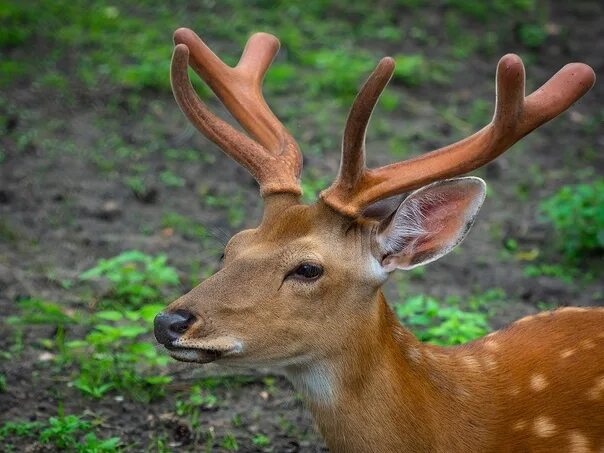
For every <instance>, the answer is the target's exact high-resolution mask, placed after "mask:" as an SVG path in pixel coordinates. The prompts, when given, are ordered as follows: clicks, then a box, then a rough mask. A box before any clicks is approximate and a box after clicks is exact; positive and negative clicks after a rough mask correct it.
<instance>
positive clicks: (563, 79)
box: [155, 29, 594, 367]
mask: <svg viewBox="0 0 604 453" xmlns="http://www.w3.org/2000/svg"><path fill="white" fill-rule="evenodd" d="M175 43H176V47H175V49H174V55H173V59H172V67H171V81H172V88H173V91H174V95H175V97H176V100H177V102H178V104H179V105H180V107H181V109H182V110H183V112H184V113H185V114H186V116H187V117H188V118H189V120H190V121H191V122H192V123H193V124H194V125H195V126H196V127H197V128H198V129H199V130H200V131H201V132H202V133H203V134H204V135H206V136H207V137H208V138H209V139H210V140H212V141H213V142H214V143H216V144H217V145H218V146H219V147H221V148H222V149H223V151H224V152H225V153H226V154H228V155H229V156H231V157H232V158H233V159H235V160H236V161H237V162H239V163H240V164H241V165H242V166H244V167H245V168H247V169H248V170H249V172H250V173H251V174H252V175H253V176H254V178H255V179H256V180H257V182H258V184H259V186H260V193H261V195H262V197H263V199H264V204H265V209H264V215H263V218H262V221H261V223H260V225H259V226H258V227H257V228H255V229H250V230H245V231H242V232H240V233H238V234H236V235H235V236H234V237H233V238H232V239H231V240H230V241H229V243H228V244H227V246H226V249H225V251H224V265H223V267H222V269H220V270H219V271H218V272H216V273H215V274H214V275H213V276H211V277H210V278H208V279H207V280H206V281H204V282H203V283H201V284H200V285H199V286H197V287H196V288H194V289H193V290H191V291H190V292H189V293H188V294H186V295H184V296H182V297H180V298H179V299H178V300H176V301H174V302H173V303H172V304H170V305H169V306H168V307H167V308H166V310H165V311H164V312H163V313H160V314H159V315H158V316H157V318H156V320H155V335H156V337H157V340H158V341H159V342H160V343H162V344H163V345H165V346H166V348H167V349H168V350H169V351H170V354H171V355H172V356H173V357H174V358H176V359H179V360H183V361H191V362H199V363H206V362H210V361H214V360H218V361H220V362H223V363H228V364H232V365H236V364H245V365H250V364H253V365H271V366H285V367H297V366H304V365H305V364H309V363H312V362H314V361H320V360H329V358H330V357H335V356H337V355H338V354H339V353H340V351H342V350H345V349H346V348H348V347H351V345H352V344H358V343H359V338H362V337H363V335H374V334H375V332H378V331H379V325H380V323H382V322H383V318H384V305H383V298H381V293H380V287H381V285H382V284H383V283H384V282H385V280H386V279H387V277H388V275H389V273H390V272H392V271H393V270H395V269H410V268H413V267H415V266H419V265H422V264H425V263H428V262H430V261H433V260H435V259H437V258H439V257H441V256H443V255H444V254H446V253H448V252H449V251H450V250H452V249H453V248H454V247H455V246H456V245H458V244H459V243H460V242H461V241H462V240H463V238H464V237H465V235H466V234H467V232H468V230H469V228H470V226H471V225H472V223H473V222H474V220H475V218H476V215H477V213H478V210H479V208H480V206H481V204H482V202H483V200H484V197H485V183H484V182H483V181H482V180H481V179H479V178H476V177H461V178H456V179H450V178H453V177H455V176H459V175H463V174H466V173H468V172H470V171H472V170H474V169H476V168H479V167H481V166H483V165H485V164H486V163H488V162H489V161H491V160H493V159H495V158H496V157H497V156H498V155H500V154H501V153H503V152H504V151H505V150H506V149H508V148H509V147H510V146H512V145H513V144H514V143H515V142H517V141H518V140H519V139H521V138H522V137H524V136H525V135H526V134H528V133H529V132H531V131H532V130H533V129H535V128H537V127H538V126H540V125H541V124H543V123H545V122H547V121H549V120H550V119H552V118H554V117H555V116H557V115H558V114H560V113H561V112H562V111H564V110H565V109H567V108H568V107H569V106H570V105H571V104H572V103H573V102H575V101H576V100H577V99H578V98H580V97H581V96H582V95H583V94H585V93H586V92H587V91H588V90H589V89H590V88H591V86H592V84H593V82H594V74H593V71H592V70H591V68H589V67H588V66H586V65H583V64H580V63H573V64H569V65H567V66H565V67H564V68H562V69H561V70H560V71H559V72H558V73H557V74H555V75H554V76H553V77H552V78H551V79H550V80H549V81H548V82H547V83H546V84H545V85H543V86H542V87H541V88H539V89H538V90H536V91H535V92H534V93H532V94H531V95H529V96H527V97H525V95H524V80H525V75H524V68H523V65H522V61H521V60H520V58H519V57H518V56H516V55H512V54H509V55H506V56H504V57H503V58H502V59H501V60H500V61H499V65H498V67H497V93H496V96H497V97H496V101H497V102H496V107H495V114H494V117H493V119H492V121H491V122H490V123H489V124H488V125H487V126H486V127H484V128H483V129H482V130H480V131H478V132H476V133H475V134H474V135H472V136H470V137H468V138H466V139H464V140H461V141H460V142H458V143H455V144H452V145H449V146H446V147H444V148H441V149H438V150H435V151H432V152H429V153H426V154H424V155H422V156H420V157H417V158H414V159H411V160H407V161H404V162H398V163H394V164H391V165H388V166H385V167H382V168H376V169H368V168H367V167H366V166H365V133H366V129H367V125H368V123H369V119H370V116H371V113H372V111H373V108H374V107H375V105H376V103H377V101H378V98H379V96H380V94H381V92H382V91H383V90H384V88H385V86H386V85H387V83H388V81H389V80H390V78H391V76H392V74H393V70H394V60H393V59H391V58H383V59H382V60H381V61H380V62H379V64H378V65H377V67H376V69H375V70H374V71H373V73H372V74H371V75H370V76H369V78H368V80H367V81H366V83H365V84H364V86H363V87H362V88H361V90H360V92H359V94H358V96H357V98H356V100H355V101H354V104H353V106H352V109H351V111H350V114H349V116H348V120H347V123H346V127H345V132H344V138H343V144H342V160H341V166H340V170H339V174H338V176H337V179H336V180H335V182H334V183H333V184H332V185H331V187H329V188H328V189H327V190H325V191H323V192H322V193H321V195H320V199H319V200H318V201H317V202H316V203H314V204H312V205H303V204H301V203H300V198H299V197H300V194H301V189H300V185H299V176H300V172H301V168H302V164H301V162H302V156H301V154H300V151H299V147H298V146H297V144H296V142H295V141H294V139H293V138H292V136H291V135H290V134H289V133H288V131H287V130H286V129H285V127H284V126H283V125H282V124H281V122H279V120H278V119H277V118H276V117H275V116H274V115H273V113H272V112H271V111H270V109H269V107H268V106H267V104H266V102H265V100H264V98H263V96H262V90H261V84H262V79H263V77H264V74H265V73H266V71H267V70H268V67H269V65H270V63H271V61H272V59H273V57H274V56H275V54H276V53H277V51H278V48H279V42H278V40H277V39H276V38H275V37H273V36H271V35H268V34H265V33H258V34H255V35H253V36H252V37H251V38H250V40H249V42H248V43H247V46H246V48H245V50H244V52H243V55H242V57H241V60H240V61H239V63H238V65H237V66H236V67H234V68H231V67H229V66H227V65H225V64H224V63H223V62H222V61H221V60H220V59H219V58H218V57H217V56H216V55H215V54H214V53H212V51H211V50H210V49H209V48H208V47H207V46H206V45H205V44H204V43H203V42H202V41H201V39H200V38H199V37H198V36H197V35H195V34H194V33H193V32H192V31H190V30H187V29H179V30H177V31H176V33H175ZM189 64H190V65H191V67H192V68H193V69H194V70H195V72H197V73H198V74H199V76H201V78H202V79H203V80H204V81H205V82H206V83H207V84H208V85H209V86H210V87H211V88H212V90H213V91H214V92H215V93H216V95H217V96H218V97H219V98H220V100H221V101H222V102H223V104H224V105H225V106H226V107H227V109H228V110H229V111H230V112H231V113H232V115H233V116H234V117H235V119H236V120H237V121H238V122H239V123H240V124H241V125H242V126H243V128H244V129H245V130H246V131H247V132H248V133H249V136H247V135H245V134H244V133H242V132H240V131H238V130H236V129H234V128H233V127H231V126H230V125H229V124H227V123H226V122H224V121H223V120H221V119H219V118H218V117H216V116H215V115H214V114H212V113H211V112H210V111H209V110H208V108H207V107H206V105H205V104H204V103H203V102H202V101H201V100H200V99H199V97H198V96H197V95H196V93H195V92H194V90H193V88H192V86H191V83H190V80H189V77H188V71H187V69H188V65H189ZM405 195H406V196H405Z"/></svg>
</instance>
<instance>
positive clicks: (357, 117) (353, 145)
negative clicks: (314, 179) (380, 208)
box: [337, 57, 394, 188]
mask: <svg viewBox="0 0 604 453" xmlns="http://www.w3.org/2000/svg"><path fill="white" fill-rule="evenodd" d="M393 72H394V60H393V59H392V58H390V57H385V58H382V59H381V60H380V62H379V63H378V65H377V66H376V68H375V69H374V70H373V72H372V73H371V75H370V76H369V78H368V79H367V81H366V82H365V84H364V85H363V86H362V87H361V89H360V91H359V94H358V95H357V97H356V98H355V100H354V103H353V104H352V107H351V109H350V113H349V114H348V119H347V120H346V128H345V129H344V137H343V140H342V160H341V162H340V172H339V174H338V178H337V181H338V185H340V186H342V187H348V188H352V187H354V185H356V184H357V182H358V180H359V178H360V177H361V176H362V174H363V172H364V171H365V136H366V133H367V126H368V125H369V120H370V118H371V114H372V112H373V109H374V108H375V105H376V104H377V101H378V99H379V98H380V95H381V94H382V92H383V91H384V88H385V87H386V85H388V82H389V81H390V78H391V77H392V74H393Z"/></svg>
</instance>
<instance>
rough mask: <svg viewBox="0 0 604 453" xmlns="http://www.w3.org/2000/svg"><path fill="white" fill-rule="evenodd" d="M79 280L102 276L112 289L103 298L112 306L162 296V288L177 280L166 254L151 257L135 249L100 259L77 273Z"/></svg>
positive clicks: (142, 302)
mask: <svg viewBox="0 0 604 453" xmlns="http://www.w3.org/2000/svg"><path fill="white" fill-rule="evenodd" d="M80 279H81V280H94V279H105V280H107V281H109V282H110V283H111V288H110V291H109V293H108V294H106V295H105V296H104V298H103V300H104V301H105V302H106V303H109V304H111V305H121V306H125V307H141V306H143V305H145V304H148V303H154V302H155V303H156V302H157V301H158V300H160V299H161V289H162V288H165V287H170V286H172V287H173V286H176V285H177V284H178V283H179V277H178V273H177V272H176V269H174V268H173V267H171V266H169V265H168V264H167V257H166V256H165V255H159V256H156V257H152V256H149V255H146V254H144V253H142V252H139V251H137V250H130V251H127V252H123V253H121V254H120V255H118V256H116V257H114V258H110V259H101V260H99V262H98V263H97V265H96V266H94V267H92V268H90V269H88V270H87V271H86V272H84V273H82V274H81V275H80Z"/></svg>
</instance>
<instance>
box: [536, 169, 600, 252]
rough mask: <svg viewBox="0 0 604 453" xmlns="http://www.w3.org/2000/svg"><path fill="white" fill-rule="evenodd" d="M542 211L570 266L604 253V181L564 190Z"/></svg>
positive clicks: (549, 201)
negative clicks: (552, 228) (589, 256)
mask: <svg viewBox="0 0 604 453" xmlns="http://www.w3.org/2000/svg"><path fill="white" fill-rule="evenodd" d="M540 211H541V213H542V214H543V215H544V216H545V219H546V220H547V221H548V222H549V223H550V224H552V225H553V227H554V230H555V232H556V242H557V244H558V247H559V248H560V250H561V251H562V252H563V253H564V256H565V257H566V259H567V260H568V261H569V262H571V263H578V262H579V261H580V260H581V259H582V258H583V257H584V256H585V255H593V256H595V255H596V254H597V253H601V252H602V251H604V179H597V180H595V181H593V182H591V183H587V184H577V185H568V186H564V187H562V188H561V189H560V190H559V191H558V192H557V193H555V194H554V195H552V196H551V197H550V198H548V199H546V200H545V201H543V202H542V203H541V205H540Z"/></svg>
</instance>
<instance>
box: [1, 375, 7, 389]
mask: <svg viewBox="0 0 604 453" xmlns="http://www.w3.org/2000/svg"><path fill="white" fill-rule="evenodd" d="M6 387H7V386H6V376H5V375H4V374H2V373H0V393H5V392H6Z"/></svg>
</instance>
